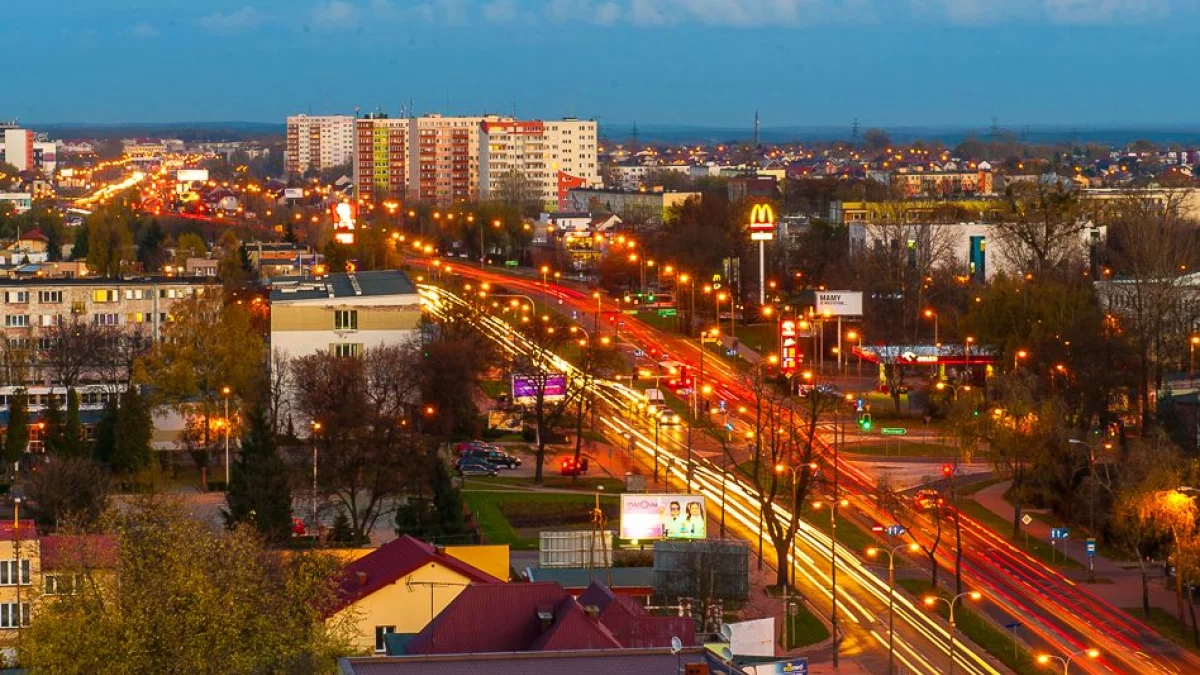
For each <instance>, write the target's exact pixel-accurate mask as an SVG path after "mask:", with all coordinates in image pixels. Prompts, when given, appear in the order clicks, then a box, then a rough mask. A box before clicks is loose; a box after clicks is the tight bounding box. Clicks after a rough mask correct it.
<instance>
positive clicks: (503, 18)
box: [483, 0, 517, 23]
mask: <svg viewBox="0 0 1200 675" xmlns="http://www.w3.org/2000/svg"><path fill="white" fill-rule="evenodd" d="M483 18H485V19H487V20H488V21H494V22H496V23H507V22H509V21H512V20H514V19H516V18H517V6H516V4H514V3H513V0H496V1H495V2H489V3H488V4H486V5H484V6H483Z"/></svg>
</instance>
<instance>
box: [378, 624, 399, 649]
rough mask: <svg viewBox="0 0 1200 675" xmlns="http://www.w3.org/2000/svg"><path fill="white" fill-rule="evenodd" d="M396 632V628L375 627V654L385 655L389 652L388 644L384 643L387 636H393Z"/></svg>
mask: <svg viewBox="0 0 1200 675" xmlns="http://www.w3.org/2000/svg"><path fill="white" fill-rule="evenodd" d="M395 632H396V627H395V626H375V652H376V653H383V652H385V651H387V644H385V643H384V637H383V636H385V635H391V634H392V633H395Z"/></svg>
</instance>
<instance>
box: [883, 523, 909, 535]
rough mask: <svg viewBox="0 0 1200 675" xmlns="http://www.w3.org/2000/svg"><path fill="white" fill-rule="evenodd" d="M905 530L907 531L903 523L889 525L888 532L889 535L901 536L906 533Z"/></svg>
mask: <svg viewBox="0 0 1200 675" xmlns="http://www.w3.org/2000/svg"><path fill="white" fill-rule="evenodd" d="M904 532H905V530H904V526H903V525H888V526H887V533H888V536H889V537H899V536H900V535H902V534H904Z"/></svg>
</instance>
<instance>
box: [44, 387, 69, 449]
mask: <svg viewBox="0 0 1200 675" xmlns="http://www.w3.org/2000/svg"><path fill="white" fill-rule="evenodd" d="M43 419H44V421H45V423H46V427H45V429H44V434H43V436H42V447H43V449H44V450H45V451H46V454H48V455H54V456H62V454H63V448H64V446H65V445H66V440H67V439H66V434H65V431H66V430H65V429H64V428H63V415H62V408H60V407H58V397H57V396H54V395H51V396H50V402H49V403H48V404H46V413H45V415H44V416H43Z"/></svg>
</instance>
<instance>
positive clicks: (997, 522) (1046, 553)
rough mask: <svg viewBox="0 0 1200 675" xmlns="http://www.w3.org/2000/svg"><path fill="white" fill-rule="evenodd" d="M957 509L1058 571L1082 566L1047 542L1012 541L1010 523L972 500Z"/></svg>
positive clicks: (961, 504) (1033, 540) (964, 502)
mask: <svg viewBox="0 0 1200 675" xmlns="http://www.w3.org/2000/svg"><path fill="white" fill-rule="evenodd" d="M959 507H960V508H961V509H962V512H963V513H965V514H967V515H968V516H970V517H972V518H974V519H975V520H978V521H979V522H980V523H983V524H984V525H986V526H987V527H990V528H991V529H993V530H995V532H996V534H998V535H1000V536H1001V537H1004V538H1005V539H1007V540H1008V541H1010V542H1012V543H1013V545H1014V546H1016V547H1017V548H1019V549H1021V550H1023V551H1025V552H1026V553H1028V554H1029V555H1031V556H1033V557H1035V558H1037V559H1038V560H1041V561H1042V562H1044V563H1047V564H1050V565H1053V566H1055V567H1057V568H1059V569H1071V570H1081V569H1084V567H1083V565H1082V564H1080V563H1079V561H1078V560H1075V559H1074V558H1068V557H1067V556H1066V555H1064V554H1063V552H1062V551H1058V552H1057V553H1055V552H1054V549H1052V548H1051V547H1050V543H1049V542H1045V541H1042V540H1041V539H1037V538H1035V537H1030V538H1029V543H1028V544H1026V543H1025V537H1024V536H1021V537H1020V538H1018V539H1017V540H1016V541H1013V540H1012V538H1010V537H1009V536H1008V535H1009V533H1011V532H1012V523H1011V522H1009V521H1008V520H1005V519H1004V518H1001V517H1000V516H998V515H996V514H994V513H992V512H991V511H989V510H987V509H986V508H984V507H983V506H982V505H980V503H979V502H977V501H975V500H973V499H963V500H961V501H960V502H959Z"/></svg>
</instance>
